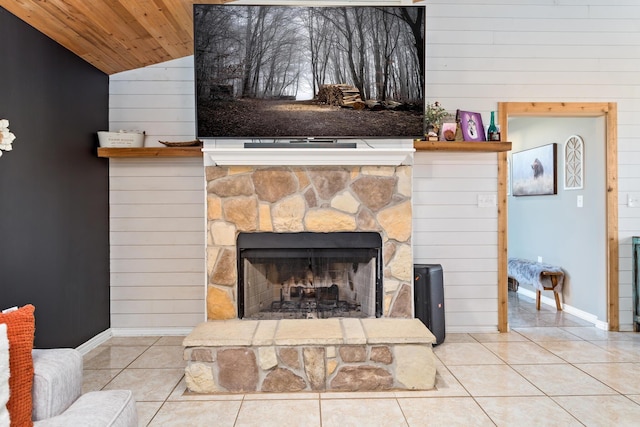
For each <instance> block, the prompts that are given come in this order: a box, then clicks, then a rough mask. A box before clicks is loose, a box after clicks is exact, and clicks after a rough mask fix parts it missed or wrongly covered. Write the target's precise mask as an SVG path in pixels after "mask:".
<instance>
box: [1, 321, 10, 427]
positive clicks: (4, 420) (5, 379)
mask: <svg viewBox="0 0 640 427" xmlns="http://www.w3.org/2000/svg"><path fill="white" fill-rule="evenodd" d="M8 401H9V339H8V338H7V324H6V323H2V324H0V426H8V425H9V411H8V410H7V402H8Z"/></svg>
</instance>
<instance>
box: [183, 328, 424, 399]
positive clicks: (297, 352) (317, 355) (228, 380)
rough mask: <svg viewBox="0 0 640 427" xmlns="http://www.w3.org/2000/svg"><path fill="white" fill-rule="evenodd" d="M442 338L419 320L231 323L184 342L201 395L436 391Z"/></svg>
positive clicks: (194, 387) (189, 374) (191, 386)
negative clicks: (437, 340)
mask: <svg viewBox="0 0 640 427" xmlns="http://www.w3.org/2000/svg"><path fill="white" fill-rule="evenodd" d="M433 343H435V337H434V336H433V334H431V332H429V330H428V329H427V328H426V327H425V326H424V325H423V324H422V323H421V322H420V321H419V320H417V319H375V318H371V319H345V318H343V319H338V318H334V319H313V320H287V319H284V320H237V319H235V320H226V321H216V322H205V323H202V324H200V325H198V326H197V327H196V328H195V329H194V330H193V332H192V333H191V334H189V336H188V337H187V338H185V340H184V343H183V344H184V346H185V351H184V358H185V360H186V361H187V366H186V370H185V377H186V383H187V389H188V391H190V392H194V393H253V392H278V393H286V392H298V391H380V390H429V389H432V388H433V387H434V384H435V376H436V367H435V356H434V354H433V350H432V344H433Z"/></svg>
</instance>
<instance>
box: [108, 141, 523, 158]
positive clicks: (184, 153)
mask: <svg viewBox="0 0 640 427" xmlns="http://www.w3.org/2000/svg"><path fill="white" fill-rule="evenodd" d="M413 147H414V148H415V149H416V151H450V152H455V151H458V152H478V153H497V152H502V151H510V150H511V143H510V142H448V141H423V140H415V141H414V142H413ZM98 157H109V158H112V157H119V158H127V157H128V158H133V157H202V147H140V148H107V147H99V148H98Z"/></svg>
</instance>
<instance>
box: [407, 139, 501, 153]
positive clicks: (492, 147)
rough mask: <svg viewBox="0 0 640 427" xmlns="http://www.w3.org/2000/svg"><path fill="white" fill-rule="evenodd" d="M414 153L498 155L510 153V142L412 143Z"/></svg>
mask: <svg viewBox="0 0 640 427" xmlns="http://www.w3.org/2000/svg"><path fill="white" fill-rule="evenodd" d="M413 148H415V149H416V151H460V152H465V151H466V152H477V153H498V152H502V151H510V150H511V143H510V142H449V141H424V140H419V139H417V140H415V141H413Z"/></svg>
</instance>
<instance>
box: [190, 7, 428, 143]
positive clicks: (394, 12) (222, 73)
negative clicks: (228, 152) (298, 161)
mask: <svg viewBox="0 0 640 427" xmlns="http://www.w3.org/2000/svg"><path fill="white" fill-rule="evenodd" d="M194 37H195V39H194V44H195V46H194V50H195V55H194V61H195V82H196V114H197V132H198V137H200V138H207V137H210V138H216V137H217V138H225V137H226V138H287V137H293V138H295V137H302V138H305V137H329V138H364V137H371V138H400V137H404V138H414V137H420V136H422V135H423V132H424V129H423V113H424V89H425V79H424V68H425V50H424V46H425V9H424V7H421V6H405V7H398V6H356V7H303V6H249V5H242V6H241V5H231V4H223V5H210V4H206V5H194Z"/></svg>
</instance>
